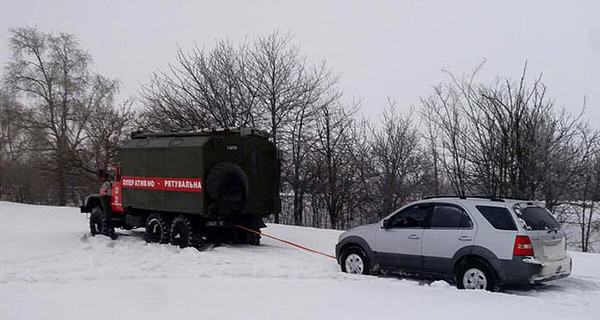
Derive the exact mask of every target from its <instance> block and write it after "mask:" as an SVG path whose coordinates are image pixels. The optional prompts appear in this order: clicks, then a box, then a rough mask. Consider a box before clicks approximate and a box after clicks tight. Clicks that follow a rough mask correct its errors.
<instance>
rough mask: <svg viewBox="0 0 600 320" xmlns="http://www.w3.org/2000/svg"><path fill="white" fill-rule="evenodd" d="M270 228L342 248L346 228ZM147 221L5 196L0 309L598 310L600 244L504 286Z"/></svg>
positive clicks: (555, 315)
mask: <svg viewBox="0 0 600 320" xmlns="http://www.w3.org/2000/svg"><path fill="white" fill-rule="evenodd" d="M263 231H264V232H265V233H268V234H272V235H274V236H278V237H281V238H285V239H288V240H292V241H296V242H299V243H301V244H304V245H306V246H309V247H312V248H315V249H318V250H322V251H324V252H327V253H333V251H334V246H335V243H336V240H337V236H338V235H339V232H338V231H332V230H318V229H310V228H298V227H289V226H281V225H273V224H271V225H269V227H268V228H266V229H263ZM142 234H143V233H142V232H141V231H132V232H124V231H122V232H120V235H121V236H120V237H119V239H118V240H115V241H112V240H110V239H108V238H105V237H89V236H88V225H87V220H86V218H85V216H84V215H83V214H80V213H79V210H78V209H75V208H57V207H43V206H29V205H20V204H13V203H7V202H0V319H140V318H141V319H341V318H344V319H378V318H380V319H399V318H403V319H510V318H514V319H521V318H526V319H528V320H531V319H544V320H548V319H599V317H600V254H582V253H576V252H572V253H571V254H572V256H573V258H574V268H573V274H572V275H571V276H570V277H569V278H566V279H562V280H558V281H554V282H550V283H548V284H545V285H541V286H536V287H534V288H533V289H511V290H509V291H508V292H505V293H489V292H474V291H464V290H457V289H456V288H455V287H452V286H450V285H448V284H447V283H445V282H441V281H438V282H434V283H432V284H426V283H421V282H419V281H415V280H403V279H396V278H380V277H370V276H353V275H347V274H343V273H341V272H340V271H339V267H338V265H337V264H336V262H335V261H334V260H332V259H328V258H326V257H323V256H320V255H316V254H312V253H308V252H304V251H301V250H298V249H296V248H293V247H289V246H286V245H284V244H281V243H278V242H275V241H273V240H270V239H265V238H263V242H262V243H263V244H262V245H261V246H259V247H252V246H221V247H215V248H213V249H210V250H207V251H203V252H199V251H197V250H195V249H179V248H176V247H172V246H169V245H157V244H147V243H146V242H145V241H144V240H143V237H142Z"/></svg>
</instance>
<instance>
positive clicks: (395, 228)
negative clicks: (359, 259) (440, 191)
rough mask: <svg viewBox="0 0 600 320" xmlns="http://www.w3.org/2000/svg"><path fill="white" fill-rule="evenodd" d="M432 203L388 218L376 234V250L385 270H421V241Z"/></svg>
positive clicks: (404, 210) (416, 206) (411, 208)
mask: <svg viewBox="0 0 600 320" xmlns="http://www.w3.org/2000/svg"><path fill="white" fill-rule="evenodd" d="M430 209H431V204H429V203H419V204H415V205H412V206H409V207H407V208H404V209H402V210H400V211H399V212H397V213H396V214H394V215H392V216H391V217H389V218H388V219H386V220H387V222H386V226H387V227H386V228H383V227H382V228H380V229H378V230H377V233H376V235H375V251H376V254H377V260H378V262H379V264H380V265H381V266H382V267H387V268H394V269H401V270H403V271H420V270H421V267H422V262H421V240H422V237H423V230H424V229H423V228H424V226H425V222H426V219H427V216H428V215H429V211H430Z"/></svg>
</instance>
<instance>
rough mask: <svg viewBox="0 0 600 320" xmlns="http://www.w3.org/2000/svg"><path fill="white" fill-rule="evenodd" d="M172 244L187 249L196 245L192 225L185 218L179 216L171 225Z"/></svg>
mask: <svg viewBox="0 0 600 320" xmlns="http://www.w3.org/2000/svg"><path fill="white" fill-rule="evenodd" d="M171 244H172V245H174V246H179V247H180V248H182V249H183V248H186V247H190V246H193V245H194V232H193V230H192V223H191V222H190V220H189V219H188V218H187V217H185V216H178V217H177V218H175V219H173V223H171Z"/></svg>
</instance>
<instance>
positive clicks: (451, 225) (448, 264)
mask: <svg viewBox="0 0 600 320" xmlns="http://www.w3.org/2000/svg"><path fill="white" fill-rule="evenodd" d="M475 234H476V228H475V225H474V223H473V220H472V219H471V218H470V217H469V215H468V214H467V211H466V210H464V209H463V208H462V207H460V206H458V205H455V204H449V203H436V204H435V205H434V208H433V211H432V214H431V218H430V219H429V224H428V228H427V229H425V230H424V232H423V270H424V271H425V272H430V273H436V274H452V273H453V270H452V269H453V263H452V262H453V261H452V258H453V257H454V255H455V254H456V253H457V252H458V251H459V250H461V249H463V248H468V247H470V246H472V245H473V243H474V241H475ZM467 250H468V249H467Z"/></svg>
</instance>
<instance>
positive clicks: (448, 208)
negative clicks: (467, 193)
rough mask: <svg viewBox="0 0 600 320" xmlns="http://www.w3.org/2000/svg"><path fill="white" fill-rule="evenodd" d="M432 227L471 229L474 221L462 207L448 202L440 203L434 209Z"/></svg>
mask: <svg viewBox="0 0 600 320" xmlns="http://www.w3.org/2000/svg"><path fill="white" fill-rule="evenodd" d="M430 227H431V228H432V229H437V228H444V229H470V228H472V227H473V222H471V219H470V218H469V216H468V215H467V213H466V212H464V211H463V210H462V209H460V208H458V207H456V206H453V205H447V204H438V205H436V206H435V208H434V209H433V214H432V215H431V222H430Z"/></svg>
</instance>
